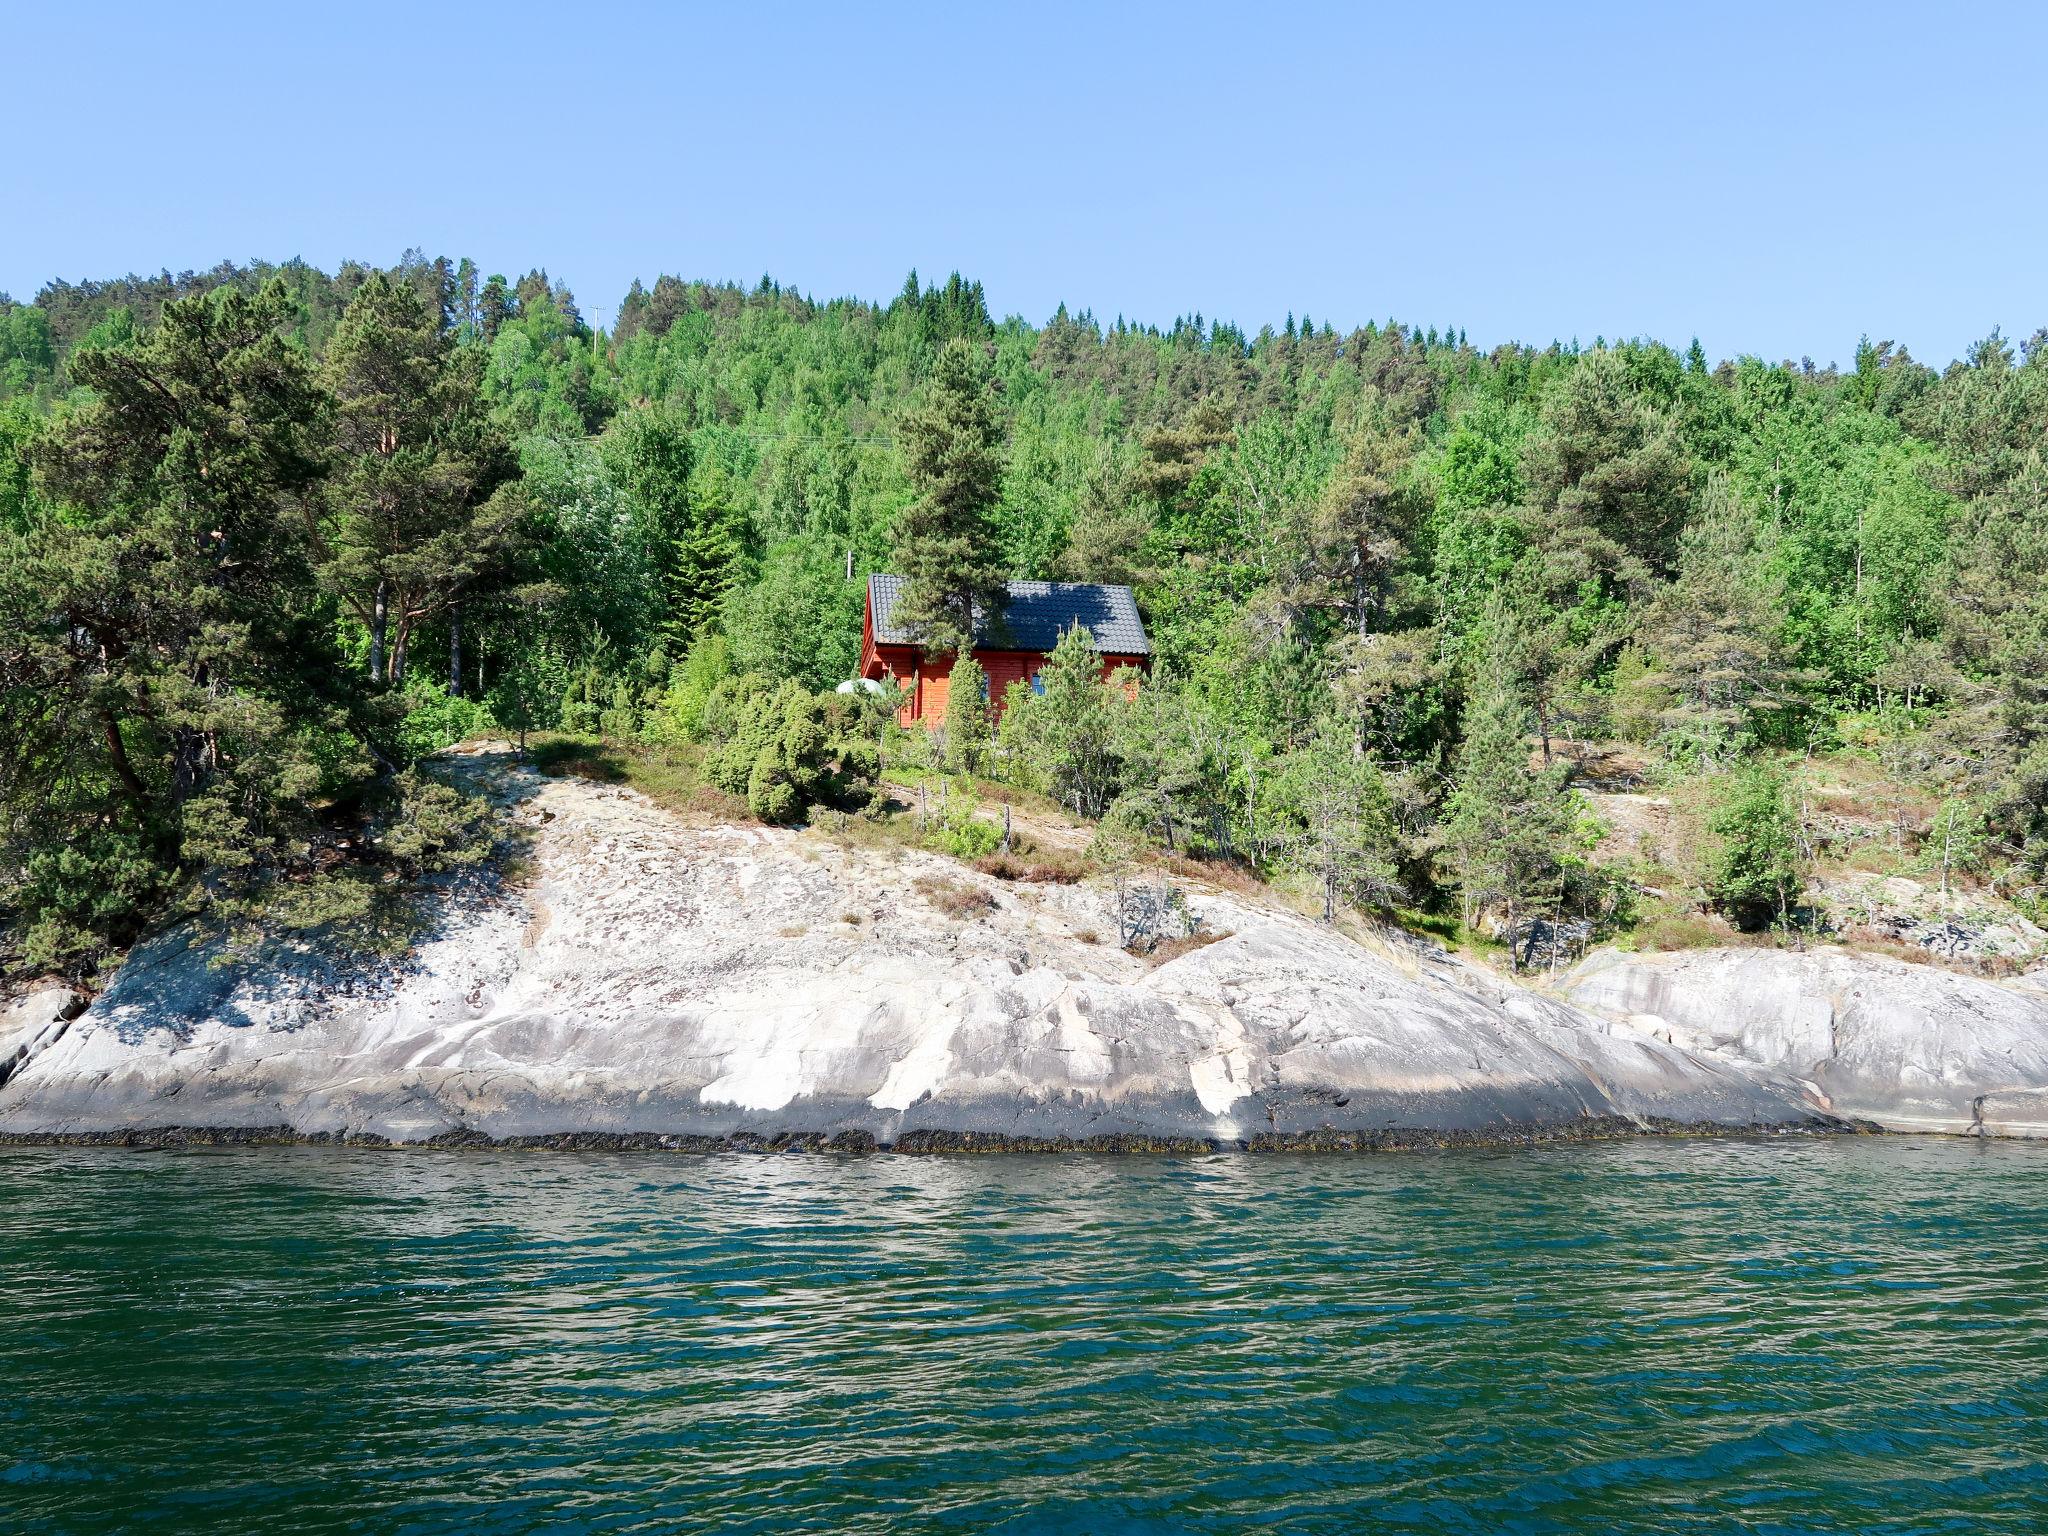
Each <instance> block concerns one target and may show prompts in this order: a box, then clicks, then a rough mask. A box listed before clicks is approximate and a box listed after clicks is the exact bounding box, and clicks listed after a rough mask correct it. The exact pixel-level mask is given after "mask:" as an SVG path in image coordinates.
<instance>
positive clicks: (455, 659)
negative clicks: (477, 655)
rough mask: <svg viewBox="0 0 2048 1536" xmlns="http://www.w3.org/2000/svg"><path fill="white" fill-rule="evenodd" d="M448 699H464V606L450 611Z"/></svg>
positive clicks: (459, 605)
mask: <svg viewBox="0 0 2048 1536" xmlns="http://www.w3.org/2000/svg"><path fill="white" fill-rule="evenodd" d="M448 697H449V698H451V699H459V698H461V697H462V604H460V603H456V604H455V605H454V606H452V607H451V608H449V610H448Z"/></svg>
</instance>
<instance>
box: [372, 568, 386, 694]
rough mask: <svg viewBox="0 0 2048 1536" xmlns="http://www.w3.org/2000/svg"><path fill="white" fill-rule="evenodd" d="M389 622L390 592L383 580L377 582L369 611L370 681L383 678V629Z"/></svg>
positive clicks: (377, 681)
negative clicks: (373, 601)
mask: <svg viewBox="0 0 2048 1536" xmlns="http://www.w3.org/2000/svg"><path fill="white" fill-rule="evenodd" d="M389 622H390V594H389V592H388V590H387V589H386V586H385V584H384V583H383V582H381V581H380V582H378V583H377V597H376V601H375V605H374V606H373V608H372V609H371V613H370V681H371V682H373V683H381V682H383V681H384V680H385V678H384V630H385V626H386V625H387V624H389Z"/></svg>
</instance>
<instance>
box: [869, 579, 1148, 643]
mask: <svg viewBox="0 0 2048 1536" xmlns="http://www.w3.org/2000/svg"><path fill="white" fill-rule="evenodd" d="M1008 585H1009V589H1010V600H1009V602H1008V603H1006V604H1005V605H1004V608H1003V626H1002V632H1001V634H999V635H995V634H992V633H991V626H990V625H989V624H988V622H987V620H986V619H985V618H980V619H977V621H976V623H975V626H974V639H975V643H976V644H977V645H980V646H985V647H989V648H994V647H995V646H996V645H998V644H999V645H1001V646H1002V648H1004V649H1006V650H1016V651H1049V650H1051V649H1052V648H1053V647H1054V646H1056V645H1058V644H1059V643H1060V636H1061V635H1063V634H1065V633H1066V632H1067V631H1068V630H1070V629H1072V628H1073V627H1074V626H1075V625H1076V624H1082V625H1085V626H1087V629H1088V632H1089V633H1090V634H1091V635H1093V636H1094V637H1095V649H1097V650H1098V651H1101V652H1103V653H1104V654H1105V655H1111V656H1149V655H1151V654H1152V642H1151V641H1149V640H1147V639H1146V638H1145V625H1144V621H1143V620H1141V619H1140V618H1139V617H1138V601H1137V599H1136V598H1134V597H1132V596H1131V589H1130V588H1129V587H1098V586H1096V585H1094V584H1093V583H1090V582H1082V581H1013V582H1010V583H1009V584H1008ZM902 590H903V578H902V577H901V576H870V577H869V578H868V608H869V610H870V611H871V612H873V614H874V616H875V639H876V641H877V642H879V643H880V644H882V645H911V644H914V643H915V642H913V641H912V640H911V638H910V636H909V635H907V634H905V633H904V632H903V631H902V630H900V629H898V628H896V627H895V625H894V624H893V623H891V622H890V616H891V615H892V614H893V613H894V611H895V608H896V598H897V595H898V594H899V593H901V592H902Z"/></svg>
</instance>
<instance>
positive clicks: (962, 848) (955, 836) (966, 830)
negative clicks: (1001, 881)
mask: <svg viewBox="0 0 2048 1536" xmlns="http://www.w3.org/2000/svg"><path fill="white" fill-rule="evenodd" d="M1002 840H1003V829H1002V828H1001V827H999V826H997V825H996V824H995V823H994V822H992V821H987V820H984V819H983V818H982V816H981V798H980V796H978V795H976V794H975V792H974V781H973V780H971V779H967V778H960V779H954V780H950V781H948V782H947V783H946V784H945V785H944V786H943V787H942V788H941V790H940V792H939V797H938V799H937V800H936V801H935V802H933V803H932V805H931V808H930V810H929V812H928V814H927V818H926V822H925V828H924V841H925V843H926V844H927V845H928V846H930V847H933V848H936V849H938V850H939V852H941V853H950V854H951V855H952V856H953V857H954V858H956V859H979V858H984V857H986V856H987V855H989V854H991V853H994V852H995V851H996V849H997V847H998V846H999V845H1000V844H1001V843H1002Z"/></svg>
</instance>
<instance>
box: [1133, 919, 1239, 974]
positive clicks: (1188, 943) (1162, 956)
mask: <svg viewBox="0 0 2048 1536" xmlns="http://www.w3.org/2000/svg"><path fill="white" fill-rule="evenodd" d="M1229 937H1230V935H1229V934H1227V933H1221V932H1218V931H1216V930H1215V929H1211V928H1198V929H1197V930H1195V932H1193V933H1190V934H1187V935H1185V936H1183V937H1181V938H1178V939H1161V940H1160V941H1159V942H1158V943H1157V944H1154V945H1153V946H1152V949H1151V952H1150V953H1149V954H1147V955H1146V956H1145V958H1146V959H1147V960H1150V961H1151V962H1152V964H1153V965H1154V966H1155V967H1157V966H1162V965H1164V964H1166V962H1167V961H1169V960H1178V959H1179V958H1180V957H1181V956H1182V955H1191V954H1193V953H1194V952H1195V951H1196V950H1198V949H1207V948H1208V947H1209V946H1210V945H1211V944H1214V943H1216V942H1217V941H1218V940H1219V939H1227V938H1229Z"/></svg>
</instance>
